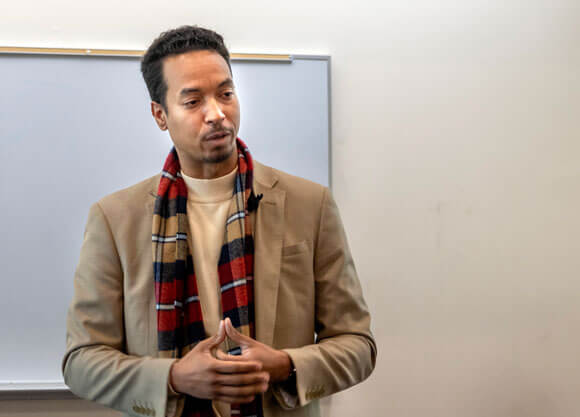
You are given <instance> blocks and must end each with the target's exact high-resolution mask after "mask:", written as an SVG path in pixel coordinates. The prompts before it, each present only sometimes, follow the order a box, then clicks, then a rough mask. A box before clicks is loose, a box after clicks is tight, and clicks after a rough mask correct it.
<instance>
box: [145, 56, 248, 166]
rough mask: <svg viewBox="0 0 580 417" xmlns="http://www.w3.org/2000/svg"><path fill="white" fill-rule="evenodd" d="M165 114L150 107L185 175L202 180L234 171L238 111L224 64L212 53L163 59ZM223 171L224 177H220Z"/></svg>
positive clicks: (158, 108) (159, 106)
mask: <svg viewBox="0 0 580 417" xmlns="http://www.w3.org/2000/svg"><path fill="white" fill-rule="evenodd" d="M163 77H164V79H165V82H166V83H167V96H166V108H167V111H165V110H164V109H163V108H162V107H161V105H159V104H158V103H152V107H151V108H152V112H153V116H154V117H155V120H156V121H157V124H158V125H159V127H160V128H161V129H163V130H166V129H167V130H169V135H170V136H171V140H172V141H173V143H174V145H175V148H176V150H177V153H178V155H179V160H180V163H181V167H182V169H183V171H184V172H185V174H187V175H190V176H194V177H198V178H206V177H207V176H208V175H207V173H208V172H209V173H210V176H215V175H213V174H219V175H222V174H224V175H225V174H226V173H227V172H229V170H231V169H233V168H234V167H235V163H236V161H237V152H236V144H235V140H236V137H237V135H238V129H239V126H240V106H239V102H238V99H237V97H236V95H235V91H234V83H233V80H232V74H231V72H230V69H229V67H228V65H227V63H226V61H225V60H224V59H223V58H222V56H221V55H219V54H218V53H217V52H214V51H193V52H186V53H184V54H180V55H175V56H169V57H166V58H164V60H163ZM221 168H224V169H226V172H222V171H223V169H221Z"/></svg>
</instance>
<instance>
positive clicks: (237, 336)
mask: <svg viewBox="0 0 580 417" xmlns="http://www.w3.org/2000/svg"><path fill="white" fill-rule="evenodd" d="M224 322H225V331H226V335H227V336H228V337H229V338H230V339H232V340H233V341H234V342H235V343H237V344H238V345H240V348H241V349H242V354H241V355H239V356H238V355H228V354H227V353H223V352H221V351H218V352H217V358H218V359H220V360H223V361H235V362H237V363H246V362H248V361H250V362H258V363H260V364H261V365H262V370H263V371H266V372H267V373H268V374H269V375H270V381H271V382H282V381H285V380H286V379H288V375H290V371H291V370H292V361H291V360H290V356H289V355H288V354H287V353H286V352H284V351H282V350H276V349H273V348H271V347H270V346H268V345H265V344H263V343H260V342H258V341H257V340H254V339H252V338H250V337H247V336H244V335H243V334H241V333H240V332H238V331H237V330H236V329H235V328H234V326H233V325H232V322H231V321H230V319H229V318H226V319H225V320H224Z"/></svg>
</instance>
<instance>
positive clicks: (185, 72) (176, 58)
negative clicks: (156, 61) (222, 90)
mask: <svg viewBox="0 0 580 417" xmlns="http://www.w3.org/2000/svg"><path fill="white" fill-rule="evenodd" d="M231 77H232V74H231V72H230V69H229V67H228V64H227V63H226V60H225V59H224V58H223V57H222V56H221V55H220V54H218V53H217V52H214V51H191V52H186V53H183V54H179V55H172V56H168V57H166V58H164V60H163V78H164V79H165V82H166V83H167V89H168V92H169V91H175V90H177V89H181V88H184V87H189V88H193V87H196V88H197V87H203V86H210V85H211V84H212V83H217V84H219V83H221V82H222V81H224V80H225V79H227V78H231Z"/></svg>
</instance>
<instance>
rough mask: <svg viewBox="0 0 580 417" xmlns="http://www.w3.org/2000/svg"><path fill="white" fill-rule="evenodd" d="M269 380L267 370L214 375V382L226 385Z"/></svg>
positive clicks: (250, 383) (248, 383) (265, 382)
mask: <svg viewBox="0 0 580 417" xmlns="http://www.w3.org/2000/svg"><path fill="white" fill-rule="evenodd" d="M269 382H270V374H269V373H268V372H253V373H249V374H218V375H217V376H216V377H215V383H216V384H218V385H227V386H231V387H239V386H243V385H260V384H266V385H267V384H268V383H269Z"/></svg>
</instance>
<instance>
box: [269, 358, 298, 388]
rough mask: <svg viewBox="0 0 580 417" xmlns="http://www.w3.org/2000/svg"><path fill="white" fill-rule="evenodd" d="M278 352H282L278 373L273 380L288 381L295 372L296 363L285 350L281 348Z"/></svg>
mask: <svg viewBox="0 0 580 417" xmlns="http://www.w3.org/2000/svg"><path fill="white" fill-rule="evenodd" d="M278 352H280V359H279V366H278V368H277V375H276V376H275V378H273V379H274V381H272V382H284V381H286V380H287V379H288V378H289V377H290V376H291V375H292V374H293V370H294V365H293V364H292V359H290V355H288V354H287V353H286V352H284V351H283V350H280V351H278Z"/></svg>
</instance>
